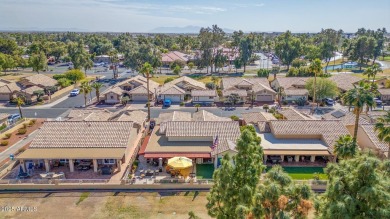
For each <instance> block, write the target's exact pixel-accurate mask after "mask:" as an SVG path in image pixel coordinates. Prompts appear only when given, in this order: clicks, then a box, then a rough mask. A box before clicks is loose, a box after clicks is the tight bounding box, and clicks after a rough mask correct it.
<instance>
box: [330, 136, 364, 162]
mask: <svg viewBox="0 0 390 219" xmlns="http://www.w3.org/2000/svg"><path fill="white" fill-rule="evenodd" d="M357 151H358V147H357V145H356V143H355V142H354V141H353V138H352V136H351V135H344V136H340V137H339V139H337V141H336V144H335V145H334V153H335V154H336V155H337V157H339V158H341V159H349V158H352V157H354V156H355V155H356V154H357Z"/></svg>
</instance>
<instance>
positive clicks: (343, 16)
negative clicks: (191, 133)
mask: <svg viewBox="0 0 390 219" xmlns="http://www.w3.org/2000/svg"><path fill="white" fill-rule="evenodd" d="M0 4H1V5H2V6H1V7H0V20H1V21H2V22H0V30H2V31H75V32H132V33H148V32H154V31H153V30H155V29H158V28H165V27H169V28H172V27H177V29H185V27H188V26H195V27H206V26H211V25H212V24H217V25H218V26H220V27H222V28H226V29H231V30H243V31H245V32H250V31H254V32H284V31H286V30H290V31H292V32H297V33H306V32H310V33H316V32H320V31H321V28H324V29H326V28H333V29H336V30H338V29H342V30H344V31H345V32H352V33H353V32H356V31H357V29H358V28H361V27H364V28H366V29H378V28H383V27H385V28H386V29H390V22H389V21H390V1H387V0H375V1H363V0H355V1H354V0H345V1H342V2H340V1H337V0H329V1H310V0H296V1H288V0H275V1H270V0H263V1H256V0H244V1H240V2H239V3H237V2H235V1H232V0H225V1H221V0H218V1H206V0H199V1H196V2H195V3H193V2H192V1H188V0H182V1H179V0H168V1H166V2H164V3H162V2H159V1H155V0H145V1H143V2H142V3H139V2H137V1H134V0H83V1H78V0H68V1H63V0H51V1H43V0H0ZM183 33H185V32H183Z"/></svg>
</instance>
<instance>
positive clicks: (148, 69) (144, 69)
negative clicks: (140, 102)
mask: <svg viewBox="0 0 390 219" xmlns="http://www.w3.org/2000/svg"><path fill="white" fill-rule="evenodd" d="M140 72H141V73H142V74H144V76H145V77H146V89H147V90H148V92H149V78H150V75H151V74H153V67H152V66H151V65H150V64H149V62H145V63H144V65H143V66H142V68H141V70H140ZM147 105H148V121H149V120H150V95H149V93H148V103H147Z"/></svg>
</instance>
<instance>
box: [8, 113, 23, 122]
mask: <svg viewBox="0 0 390 219" xmlns="http://www.w3.org/2000/svg"><path fill="white" fill-rule="evenodd" d="M20 118H21V117H20V115H19V114H12V115H9V116H8V122H10V123H13V122H16V121H18V120H19V119H20Z"/></svg>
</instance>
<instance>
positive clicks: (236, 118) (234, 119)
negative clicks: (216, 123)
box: [230, 115, 240, 121]
mask: <svg viewBox="0 0 390 219" xmlns="http://www.w3.org/2000/svg"><path fill="white" fill-rule="evenodd" d="M230 118H231V119H232V120H233V121H238V120H239V119H240V118H238V116H235V115H233V116H230Z"/></svg>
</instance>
